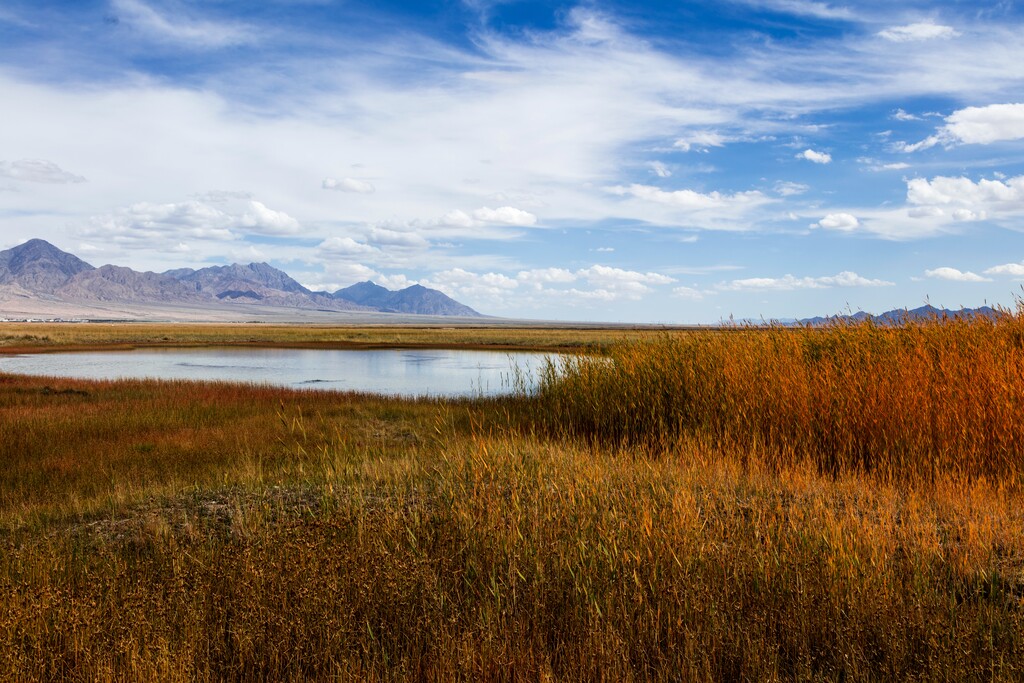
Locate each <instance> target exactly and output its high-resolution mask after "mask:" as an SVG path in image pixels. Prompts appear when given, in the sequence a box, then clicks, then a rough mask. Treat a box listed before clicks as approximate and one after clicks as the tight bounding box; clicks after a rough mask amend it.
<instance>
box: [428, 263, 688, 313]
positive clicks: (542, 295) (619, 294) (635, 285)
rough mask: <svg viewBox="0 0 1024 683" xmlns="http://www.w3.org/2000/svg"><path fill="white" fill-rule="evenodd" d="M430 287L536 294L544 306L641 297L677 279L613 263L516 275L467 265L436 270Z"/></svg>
mask: <svg viewBox="0 0 1024 683" xmlns="http://www.w3.org/2000/svg"><path fill="white" fill-rule="evenodd" d="M424 282H425V284H427V285H428V286H430V287H436V288H437V289H440V290H441V291H443V292H445V293H446V294H449V295H450V296H455V297H465V298H467V299H470V300H473V299H477V300H481V299H483V300H489V301H493V302H502V301H505V300H506V298H507V297H508V296H509V295H510V294H513V293H516V292H522V295H521V296H529V297H534V300H535V301H538V302H543V304H544V305H547V304H550V303H551V302H552V301H562V302H571V301H573V300H578V301H604V302H612V301H621V300H627V301H628V300H634V301H635V300H639V299H641V298H643V296H644V295H645V294H648V293H649V292H651V291H652V290H653V288H654V287H658V286H662V285H668V284H672V283H674V282H675V279H674V278H672V277H669V276H667V275H663V274H661V273H655V272H640V271H633V270H625V269H622V268H615V267H612V266H604V265H600V264H597V265H593V266H590V267H589V268H580V269H577V270H568V269H566V268H534V269H530V270H521V271H519V272H518V273H516V274H515V275H514V276H513V275H506V274H504V273H496V272H489V273H477V272H473V271H470V270H466V269H465V268H451V269H448V270H444V271H441V272H438V273H435V274H434V275H433V276H431V277H430V278H429V279H428V280H425V281H424Z"/></svg>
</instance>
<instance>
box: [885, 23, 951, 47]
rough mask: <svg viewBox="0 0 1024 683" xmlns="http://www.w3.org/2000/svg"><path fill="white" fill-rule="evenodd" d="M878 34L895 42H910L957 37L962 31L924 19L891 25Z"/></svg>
mask: <svg viewBox="0 0 1024 683" xmlns="http://www.w3.org/2000/svg"><path fill="white" fill-rule="evenodd" d="M878 35H879V36H880V37H882V38H885V39H886V40H890V41H892V42H894V43H910V42H917V41H922V40H934V39H936V38H955V37H957V36H959V35H960V33H959V32H958V31H957V30H956V29H954V28H953V27H952V26H945V25H943V24H934V23H932V22H930V21H922V22H918V23H916V24H907V25H905V26H891V27H889V28H887V29H885V30H884V31H879V32H878Z"/></svg>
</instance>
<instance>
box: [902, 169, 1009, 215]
mask: <svg viewBox="0 0 1024 683" xmlns="http://www.w3.org/2000/svg"><path fill="white" fill-rule="evenodd" d="M907 201H908V202H910V203H911V204H914V205H917V206H927V207H940V206H960V207H968V208H980V209H988V210H992V211H1001V210H1013V211H1016V210H1020V209H1022V208H1024V176H1016V177H1014V178H1008V179H1007V180H1005V181H1001V180H988V179H985V178H982V179H981V180H979V181H977V182H974V181H972V180H971V179H970V178H964V177H962V176H961V177H959V178H952V177H947V176H936V177H935V178H932V179H931V180H927V179H925V178H913V179H911V180H909V181H907ZM968 216H969V214H964V217H965V218H966V217H968ZM982 217H983V216H982Z"/></svg>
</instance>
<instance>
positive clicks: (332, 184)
mask: <svg viewBox="0 0 1024 683" xmlns="http://www.w3.org/2000/svg"><path fill="white" fill-rule="evenodd" d="M321 187H323V188H324V189H325V190H337V191H339V192H355V193H357V194H372V193H373V192H375V191H376V190H377V188H376V187H374V186H373V183H368V182H366V181H365V180H356V179H355V178H342V179H341V180H337V179H335V178H324V181H323V183H322V184H321Z"/></svg>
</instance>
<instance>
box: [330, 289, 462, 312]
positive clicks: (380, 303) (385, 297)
mask: <svg viewBox="0 0 1024 683" xmlns="http://www.w3.org/2000/svg"><path fill="white" fill-rule="evenodd" d="M333 296H334V298H335V299H340V300H346V301H351V302H352V303H354V304H359V305H360V306H370V307H372V308H375V309H377V310H379V311H385V312H388V313H418V314H421V315H453V316H466V317H475V316H479V315H480V314H479V313H477V312H476V311H474V310H473V309H472V308H470V307H469V306H466V305H464V304H460V303H459V302H458V301H456V300H455V299H452V298H451V297H449V296H448V295H447V294H444V293H442V292H439V291H437V290H436V289H429V288H427V287H424V286H422V285H412V286H411V287H406V288H405V289H401V290H398V291H397V292H396V291H392V290H390V289H385V288H384V287H381V286H380V285H378V284H376V283H374V282H370V281H369V280H367V281H366V282H357V283H356V284H354V285H352V286H351V287H346V288H344V289H339V290H338V291H337V292H335V293H334V295H333Z"/></svg>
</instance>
